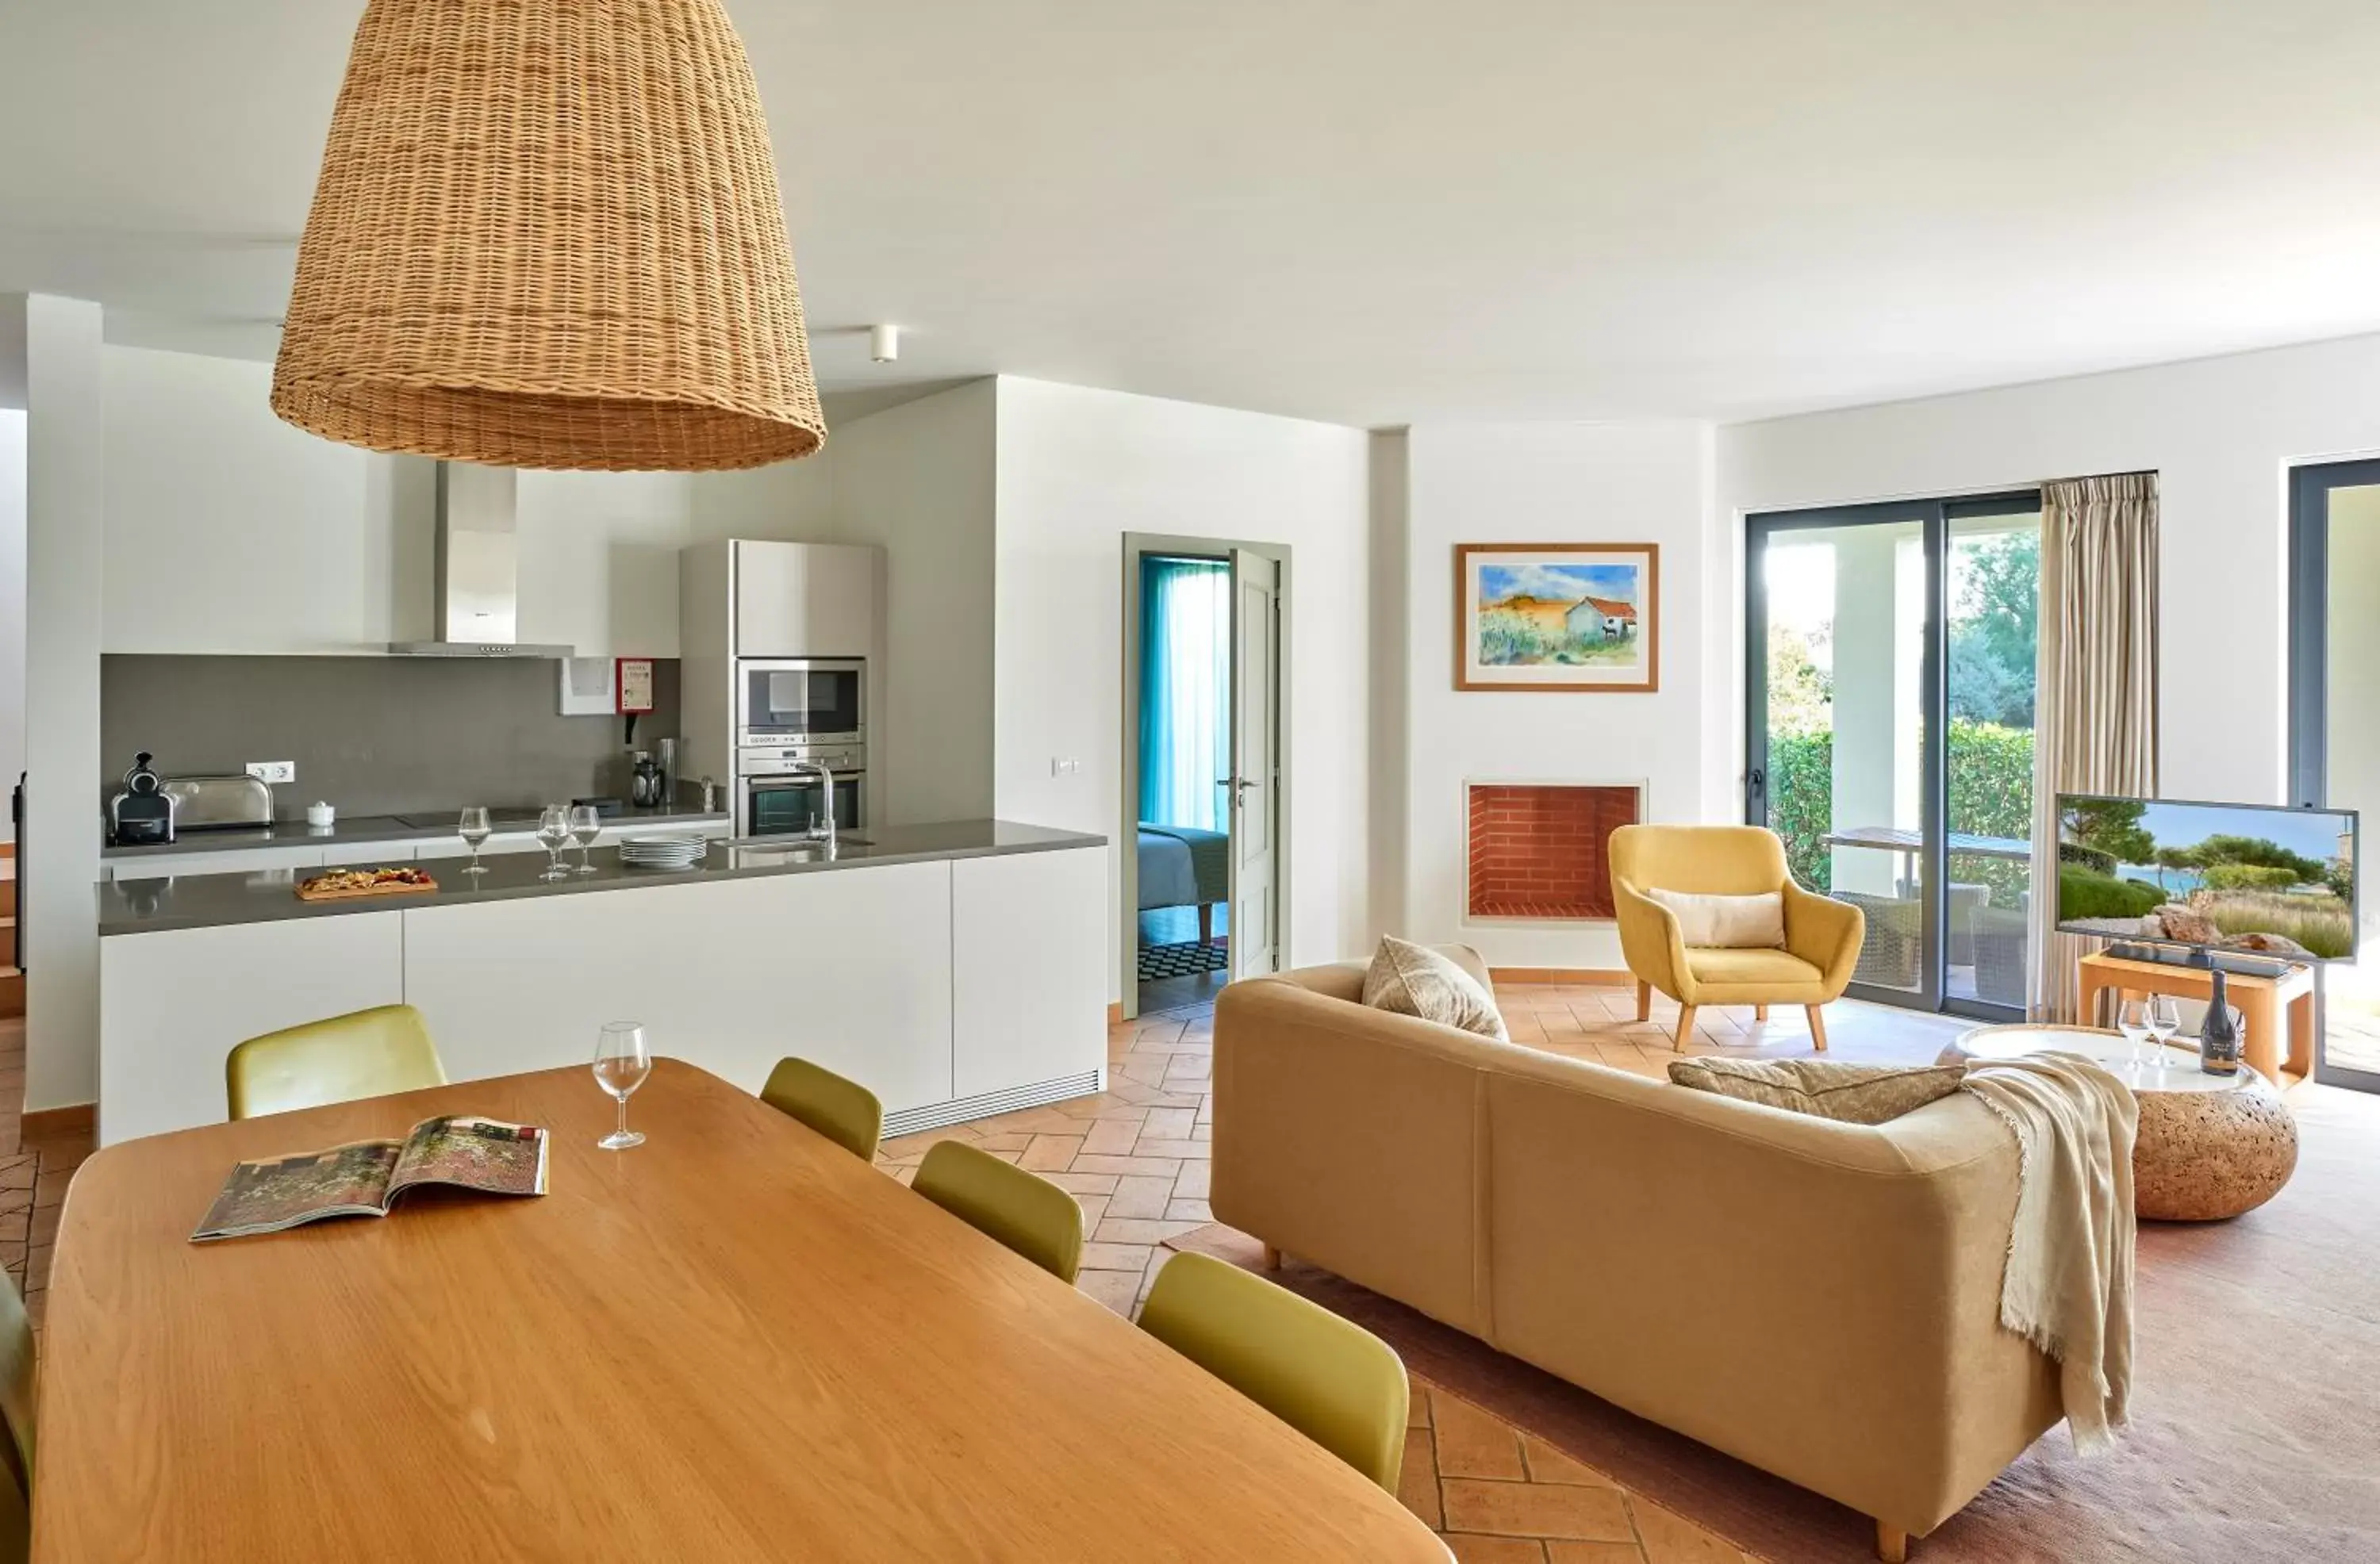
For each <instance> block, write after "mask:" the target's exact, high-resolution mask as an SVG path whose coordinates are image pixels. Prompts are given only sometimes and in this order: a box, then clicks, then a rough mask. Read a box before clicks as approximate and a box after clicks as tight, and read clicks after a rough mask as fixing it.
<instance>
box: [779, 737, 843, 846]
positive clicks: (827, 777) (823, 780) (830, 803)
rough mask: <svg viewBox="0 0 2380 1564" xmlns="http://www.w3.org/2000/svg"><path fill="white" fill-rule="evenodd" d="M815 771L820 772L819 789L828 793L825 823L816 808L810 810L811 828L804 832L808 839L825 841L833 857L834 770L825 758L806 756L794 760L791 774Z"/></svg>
mask: <svg viewBox="0 0 2380 1564" xmlns="http://www.w3.org/2000/svg"><path fill="white" fill-rule="evenodd" d="M813 771H815V772H817V773H818V779H819V791H820V793H822V794H825V795H826V815H825V817H824V818H825V824H823V825H821V824H820V816H819V814H818V812H817V811H816V810H812V811H811V812H810V829H809V830H807V832H806V833H804V834H805V838H806V840H807V841H811V842H823V843H826V853H827V856H828V857H830V858H832V857H833V856H834V855H835V851H836V843H835V840H834V770H833V768H832V767H831V766H829V765H828V764H827V763H826V762H825V761H823V760H812V759H808V758H803V759H799V760H795V762H794V764H793V768H792V770H791V773H790V774H791V775H794V776H796V777H802V776H807V775H809V774H810V773H811V772H813Z"/></svg>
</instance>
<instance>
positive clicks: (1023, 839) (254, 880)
mask: <svg viewBox="0 0 2380 1564" xmlns="http://www.w3.org/2000/svg"><path fill="white" fill-rule="evenodd" d="M696 818H701V817H696ZM449 834H451V833H449ZM276 840H279V839H276ZM341 840H342V841H345V840H346V838H342V839H341ZM358 840H360V839H358ZM381 840H396V839H395V838H383V839H381ZM1106 842H1107V838H1105V837H1103V836H1086V835H1084V834H1082V833H1081V832H1078V831H1071V830H1050V828H1048V827H1046V826H1028V825H1018V824H1016V823H1014V822H1013V821H1008V820H952V821H948V822H945V823H943V824H940V825H921V826H886V827H881V828H874V827H871V828H867V829H864V830H856V831H851V832H846V833H845V834H844V839H843V843H842V848H841V851H840V852H839V853H838V854H837V855H836V856H835V857H834V858H832V859H826V858H824V857H822V856H818V855H815V854H814V853H812V854H809V855H806V854H805V853H804V851H803V849H804V847H805V846H806V844H805V843H802V842H801V841H800V839H798V838H793V837H747V838H746V839H744V840H743V841H740V842H714V843H711V844H710V851H709V853H708V854H706V855H705V856H704V858H703V860H702V862H701V863H700V864H699V865H698V866H697V867H694V868H690V869H682V870H656V869H635V868H628V867H624V866H623V865H622V864H621V862H620V855H619V853H618V851H617V850H616V849H613V848H606V847H598V848H596V849H595V850H594V851H593V853H592V854H591V855H589V858H590V861H591V862H592V863H593V865H594V872H593V873H592V874H573V875H571V876H570V877H569V878H568V879H560V880H547V879H539V878H538V876H539V875H540V874H541V873H543V872H544V870H545V866H546V860H545V859H544V858H543V857H541V856H540V855H535V854H528V853H512V854H503V855H495V856H492V857H489V858H487V859H485V860H484V862H485V863H486V865H487V870H488V872H487V873H485V874H482V875H477V876H474V875H468V874H466V873H465V872H464V867H463V862H462V860H460V859H440V860H438V861H436V862H435V863H433V864H430V865H427V866H424V867H428V868H429V869H430V872H431V874H433V875H434V876H436V877H437V880H438V889H437V890H435V891H424V892H420V893H419V894H415V895H406V896H390V897H385V898H380V897H374V898H370V899H368V900H358V901H353V902H301V901H299V900H298V899H297V880H298V879H303V878H306V876H307V875H310V874H312V873H314V872H318V871H313V870H306V871H291V870H287V869H275V870H271V871H267V872H263V873H257V874H177V875H172V876H168V877H166V878H164V879H134V880H112V881H107V882H103V883H102V884H101V885H100V886H99V887H98V888H97V890H98V895H99V931H100V933H101V934H102V935H110V934H149V933H157V932H161V931H164V930H166V929H176V928H212V927H219V926H221V925H225V924H236V923H270V922H274V921H278V920H280V919H284V918H299V917H336V916H339V915H343V914H346V913H377V912H391V911H403V910H415V911H421V910H427V909H430V908H433V907H446V906H460V905H468V904H471V903H481V902H504V901H514V900H517V899H521V898H525V897H532V896H572V895H583V894H586V893H589V892H592V891H633V890H635V889H637V888H638V887H639V886H647V885H687V884H696V883H700V882H703V881H708V880H717V879H746V878H748V877H752V876H758V875H772V874H815V873H820V872H832V871H833V870H835V869H840V868H860V867H867V866H868V865H871V864H906V863H924V862H930V861H933V860H937V859H950V858H979V857H990V856H993V855H1000V854H1007V853H1045V852H1050V851H1054V850H1056V849H1060V848H1067V847H1098V846H1103V845H1105V844H1106ZM248 845H249V846H254V845H257V843H248ZM564 857H565V861H567V862H570V863H572V864H573V865H575V864H576V863H577V854H575V853H569V852H565V854H564ZM362 862H364V863H367V864H368V863H369V859H368V858H367V859H365V860H362Z"/></svg>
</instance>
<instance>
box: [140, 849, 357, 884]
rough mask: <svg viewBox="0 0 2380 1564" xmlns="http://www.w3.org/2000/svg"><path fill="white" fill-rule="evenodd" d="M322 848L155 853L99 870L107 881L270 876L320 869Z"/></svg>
mask: <svg viewBox="0 0 2380 1564" xmlns="http://www.w3.org/2000/svg"><path fill="white" fill-rule="evenodd" d="M322 862H323V857H322V843H311V844H310V845H306V846H291V847H233V848H225V850H223V851H222V852H219V853H157V854H145V855H141V856H140V857H137V858H110V859H107V860H104V862H103V865H102V867H103V868H105V869H106V870H107V871H108V878H109V879H126V880H129V879H166V878H168V877H169V876H173V875H183V874H272V873H283V874H286V873H290V872H292V871H294V870H297V869H319V868H321V867H322Z"/></svg>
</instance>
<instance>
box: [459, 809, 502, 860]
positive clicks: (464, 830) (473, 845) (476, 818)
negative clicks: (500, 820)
mask: <svg viewBox="0 0 2380 1564" xmlns="http://www.w3.org/2000/svg"><path fill="white" fill-rule="evenodd" d="M492 830H493V828H492V826H490V825H489V823H488V812H487V810H485V809H484V808H481V807H480V806H478V805H476V804H475V805H473V806H471V807H470V808H468V809H466V810H464V811H463V818H461V819H459V820H457V821H456V822H455V834H456V835H458V836H460V837H461V838H462V839H463V845H465V846H466V847H468V848H469V849H470V850H471V867H469V868H467V869H465V870H464V871H463V872H464V873H465V874H485V873H487V872H488V866H487V865H485V864H483V863H481V862H480V843H483V842H485V841H487V840H488V838H489V836H490V835H491V834H492Z"/></svg>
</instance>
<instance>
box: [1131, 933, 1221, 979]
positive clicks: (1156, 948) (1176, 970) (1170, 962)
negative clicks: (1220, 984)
mask: <svg viewBox="0 0 2380 1564" xmlns="http://www.w3.org/2000/svg"><path fill="white" fill-rule="evenodd" d="M1231 960H1232V948H1231V946H1230V945H1229V944H1228V943H1227V942H1225V941H1223V940H1217V941H1216V942H1215V943H1213V944H1211V945H1202V944H1200V943H1198V941H1196V940H1190V941H1188V942H1187V943H1185V944H1180V945H1143V946H1141V947H1140V960H1139V963H1138V969H1139V976H1140V980H1141V981H1142V982H1143V983H1154V982H1156V981H1157V980H1158V979H1159V978H1160V977H1191V976H1196V975H1197V974H1199V973H1202V972H1220V971H1222V970H1223V968H1224V967H1226V966H1228V965H1230V964H1231Z"/></svg>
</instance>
